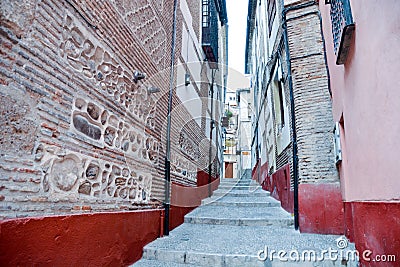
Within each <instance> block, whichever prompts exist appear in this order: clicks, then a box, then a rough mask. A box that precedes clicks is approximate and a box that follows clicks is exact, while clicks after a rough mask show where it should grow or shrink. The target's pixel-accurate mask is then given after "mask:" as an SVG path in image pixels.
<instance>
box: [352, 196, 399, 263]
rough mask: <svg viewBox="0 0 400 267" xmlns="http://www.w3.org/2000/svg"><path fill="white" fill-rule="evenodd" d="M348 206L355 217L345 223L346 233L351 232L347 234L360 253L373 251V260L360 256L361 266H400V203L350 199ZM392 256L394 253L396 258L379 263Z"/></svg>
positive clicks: (371, 256) (371, 257) (370, 256)
mask: <svg viewBox="0 0 400 267" xmlns="http://www.w3.org/2000/svg"><path fill="white" fill-rule="evenodd" d="M345 207H346V214H351V215H352V218H353V219H352V223H351V222H346V227H347V229H346V234H348V233H351V235H350V236H348V237H349V238H350V240H352V241H354V242H355V244H356V248H357V250H358V251H359V252H360V254H362V252H363V251H366V250H370V251H371V252H372V254H371V255H369V256H368V258H370V261H367V260H366V259H364V258H363V257H360V262H361V265H362V266H393V267H395V266H396V267H397V266H400V203H384V202H379V203H377V202H350V203H346V205H345ZM346 217H347V216H346ZM377 255H380V256H378V257H380V258H377V257H376V256H377ZM381 255H385V256H383V257H382V256H381ZM389 255H394V256H395V259H396V261H395V262H393V261H391V262H388V261H386V262H382V261H381V262H380V263H378V262H377V260H378V259H383V258H384V257H386V258H387V257H388V256H389Z"/></svg>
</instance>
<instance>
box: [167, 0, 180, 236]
mask: <svg viewBox="0 0 400 267" xmlns="http://www.w3.org/2000/svg"><path fill="white" fill-rule="evenodd" d="M177 7H178V0H174V15H173V29H172V43H171V70H170V77H169V96H168V115H167V136H166V139H167V144H166V155H165V200H164V208H165V215H164V216H165V217H164V235H166V236H168V235H169V211H170V206H171V203H170V202H171V184H170V183H171V140H170V139H171V109H172V94H173V90H174V75H175V74H174V68H175V44H176V14H177Z"/></svg>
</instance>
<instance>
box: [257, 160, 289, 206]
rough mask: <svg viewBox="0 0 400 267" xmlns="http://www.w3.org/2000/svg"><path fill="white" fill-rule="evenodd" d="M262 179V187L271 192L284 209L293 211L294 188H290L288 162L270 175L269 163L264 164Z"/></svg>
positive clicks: (261, 171) (261, 172)
mask: <svg viewBox="0 0 400 267" xmlns="http://www.w3.org/2000/svg"><path fill="white" fill-rule="evenodd" d="M257 171H258V170H256V171H255V172H254V175H255V176H257ZM254 179H256V178H254ZM260 181H261V186H262V188H263V189H264V190H267V191H269V192H271V196H272V197H274V198H275V199H277V200H279V201H280V202H281V206H282V208H283V209H285V210H286V211H287V212H290V213H293V190H291V189H290V166H289V164H286V165H285V166H283V167H282V168H280V169H279V170H277V171H276V172H274V173H273V174H272V175H268V163H265V164H263V165H262V166H261V169H260Z"/></svg>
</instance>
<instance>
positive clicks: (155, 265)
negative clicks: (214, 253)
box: [131, 259, 200, 267]
mask: <svg viewBox="0 0 400 267" xmlns="http://www.w3.org/2000/svg"><path fill="white" fill-rule="evenodd" d="M131 266H132V267H200V265H193V264H187V263H176V262H166V261H158V260H146V259H141V260H140V261H137V262H135V263H134V264H133V265H131Z"/></svg>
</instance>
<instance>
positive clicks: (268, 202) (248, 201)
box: [201, 196, 280, 208]
mask: <svg viewBox="0 0 400 267" xmlns="http://www.w3.org/2000/svg"><path fill="white" fill-rule="evenodd" d="M201 204H202V205H213V206H227V207H228V206H231V207H264V208H268V207H280V202H279V201H277V200H276V199H273V198H272V197H268V196H267V197H246V198H241V199H238V198H237V197H227V196H225V197H220V198H213V197H210V198H206V199H203V200H202V202H201Z"/></svg>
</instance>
